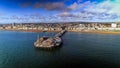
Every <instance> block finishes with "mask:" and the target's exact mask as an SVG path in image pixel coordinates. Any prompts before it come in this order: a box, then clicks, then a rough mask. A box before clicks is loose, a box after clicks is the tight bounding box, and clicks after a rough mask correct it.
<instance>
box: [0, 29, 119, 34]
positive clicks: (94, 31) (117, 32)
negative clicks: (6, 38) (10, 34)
mask: <svg viewBox="0 0 120 68" xmlns="http://www.w3.org/2000/svg"><path fill="white" fill-rule="evenodd" d="M0 30H1V29H0ZM2 30H4V31H21V32H59V31H61V30H44V31H43V30H16V29H2ZM67 32H78V33H91V34H120V31H109V30H107V31H105V30H84V31H77V30H67Z"/></svg>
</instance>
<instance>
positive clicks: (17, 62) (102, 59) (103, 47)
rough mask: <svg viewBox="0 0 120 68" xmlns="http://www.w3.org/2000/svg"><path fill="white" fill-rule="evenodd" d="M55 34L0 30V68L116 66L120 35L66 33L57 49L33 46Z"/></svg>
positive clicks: (119, 59)
mask: <svg viewBox="0 0 120 68" xmlns="http://www.w3.org/2000/svg"><path fill="white" fill-rule="evenodd" d="M56 33H57V32H20V31H4V30H3V31H0V68H120V35H117V34H116V35H115V34H114V35H113V34H91V33H80V32H66V33H65V34H64V35H63V36H62V41H63V44H62V45H61V47H59V48H56V49H47V50H45V49H38V48H35V47H34V42H35V41H36V40H37V36H38V35H39V37H42V36H48V37H53V36H54V35H55V34H56Z"/></svg>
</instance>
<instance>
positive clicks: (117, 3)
mask: <svg viewBox="0 0 120 68" xmlns="http://www.w3.org/2000/svg"><path fill="white" fill-rule="evenodd" d="M69 8H70V9H72V10H73V11H74V10H76V12H74V13H76V15H77V16H78V17H79V19H81V20H82V19H84V20H90V21H92V20H94V21H95V20H97V21H98V20H99V21H120V0H114V1H111V0H105V1H103V2H100V3H96V2H90V1H87V2H84V3H77V2H76V3H73V4H72V5H70V6H69Z"/></svg>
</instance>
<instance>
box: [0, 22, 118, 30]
mask: <svg viewBox="0 0 120 68" xmlns="http://www.w3.org/2000/svg"><path fill="white" fill-rule="evenodd" d="M62 29H66V30H67V31H87V30H120V23H21V24H20V23H14V24H1V25H0V30H39V31H60V30H62Z"/></svg>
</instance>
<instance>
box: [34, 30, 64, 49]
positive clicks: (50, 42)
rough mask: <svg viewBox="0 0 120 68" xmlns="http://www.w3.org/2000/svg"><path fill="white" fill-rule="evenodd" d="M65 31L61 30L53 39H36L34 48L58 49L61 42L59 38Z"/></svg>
mask: <svg viewBox="0 0 120 68" xmlns="http://www.w3.org/2000/svg"><path fill="white" fill-rule="evenodd" d="M65 32H66V30H62V31H60V32H59V33H57V34H56V35H55V36H54V37H41V38H39V39H37V41H36V42H35V43H34V46H35V47H37V48H54V47H59V46H60V45H61V43H62V42H63V41H62V39H61V37H62V36H63V35H64V34H65Z"/></svg>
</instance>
